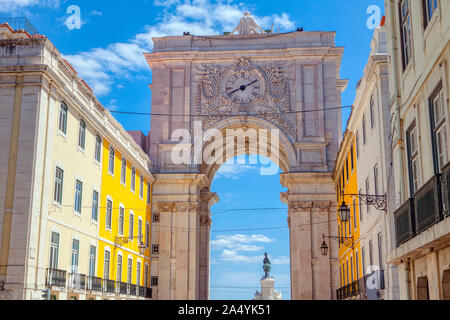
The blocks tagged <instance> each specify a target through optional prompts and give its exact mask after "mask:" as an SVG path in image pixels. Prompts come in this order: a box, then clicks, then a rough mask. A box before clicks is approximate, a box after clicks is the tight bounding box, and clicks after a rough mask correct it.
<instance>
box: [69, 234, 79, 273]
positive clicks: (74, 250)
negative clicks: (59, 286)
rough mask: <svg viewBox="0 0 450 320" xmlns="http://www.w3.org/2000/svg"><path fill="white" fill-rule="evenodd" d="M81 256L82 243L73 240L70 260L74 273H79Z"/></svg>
mask: <svg viewBox="0 0 450 320" xmlns="http://www.w3.org/2000/svg"><path fill="white" fill-rule="evenodd" d="M79 254H80V241H78V240H73V241H72V257H71V260H70V265H71V272H72V273H78V260H79Z"/></svg>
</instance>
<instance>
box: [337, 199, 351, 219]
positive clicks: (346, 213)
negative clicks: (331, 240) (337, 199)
mask: <svg viewBox="0 0 450 320" xmlns="http://www.w3.org/2000/svg"><path fill="white" fill-rule="evenodd" d="M338 214H339V219H340V220H341V221H342V222H347V221H348V220H349V219H350V208H349V207H348V206H347V204H346V203H345V201H344V202H342V205H341V206H340V207H339V210H338Z"/></svg>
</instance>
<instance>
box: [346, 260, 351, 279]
mask: <svg viewBox="0 0 450 320" xmlns="http://www.w3.org/2000/svg"><path fill="white" fill-rule="evenodd" d="M348 275H349V274H348V259H347V261H345V276H346V278H347V279H346V280H347V282H346V284H350V277H349V276H348Z"/></svg>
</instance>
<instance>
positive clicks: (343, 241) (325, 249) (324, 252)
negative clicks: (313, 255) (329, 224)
mask: <svg viewBox="0 0 450 320" xmlns="http://www.w3.org/2000/svg"><path fill="white" fill-rule="evenodd" d="M325 238H328V239H333V240H336V241H337V242H339V243H340V244H343V245H344V246H346V247H347V248H352V247H353V243H354V241H353V237H334V236H326V235H323V243H322V245H321V246H320V251H322V255H323V256H327V255H328V245H327V243H326V241H325Z"/></svg>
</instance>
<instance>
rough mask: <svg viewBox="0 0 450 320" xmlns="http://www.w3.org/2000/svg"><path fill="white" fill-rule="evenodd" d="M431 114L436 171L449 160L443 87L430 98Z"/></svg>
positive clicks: (438, 171) (439, 170)
mask: <svg viewBox="0 0 450 320" xmlns="http://www.w3.org/2000/svg"><path fill="white" fill-rule="evenodd" d="M430 115H431V122H432V129H433V137H432V138H433V145H434V146H435V148H433V149H434V150H433V158H434V162H435V166H436V168H435V171H436V173H441V170H442V168H443V167H445V165H446V164H447V161H448V151H447V128H446V124H445V99H444V90H443V89H442V88H441V89H440V90H439V91H438V92H437V93H436V94H434V96H433V97H432V98H431V99H430Z"/></svg>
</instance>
